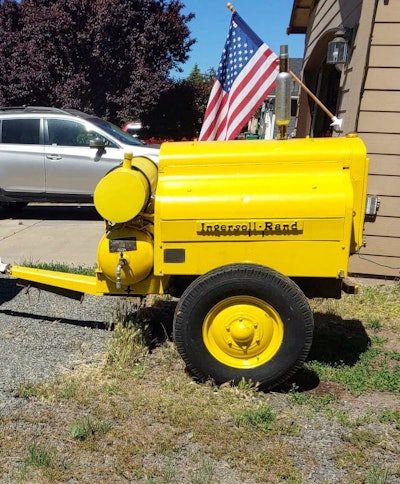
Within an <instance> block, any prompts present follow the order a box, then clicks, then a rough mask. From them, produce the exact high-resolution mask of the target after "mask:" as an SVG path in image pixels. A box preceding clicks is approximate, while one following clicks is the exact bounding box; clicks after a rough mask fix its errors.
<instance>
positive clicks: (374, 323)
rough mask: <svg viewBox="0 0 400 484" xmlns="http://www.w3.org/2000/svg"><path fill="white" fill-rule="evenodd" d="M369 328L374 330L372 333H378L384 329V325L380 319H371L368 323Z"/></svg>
mask: <svg viewBox="0 0 400 484" xmlns="http://www.w3.org/2000/svg"><path fill="white" fill-rule="evenodd" d="M367 327H368V328H370V329H372V331H375V332H378V331H379V330H380V329H382V323H381V322H380V321H379V319H369V320H368V321H367Z"/></svg>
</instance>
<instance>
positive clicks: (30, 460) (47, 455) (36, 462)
mask: <svg viewBox="0 0 400 484" xmlns="http://www.w3.org/2000/svg"><path fill="white" fill-rule="evenodd" d="M52 461H53V457H52V454H51V452H50V451H49V450H47V449H46V448H45V447H42V446H40V445H38V444H33V445H31V446H30V447H29V448H28V456H27V458H26V460H25V463H26V464H27V465H30V466H34V467H51V464H52Z"/></svg>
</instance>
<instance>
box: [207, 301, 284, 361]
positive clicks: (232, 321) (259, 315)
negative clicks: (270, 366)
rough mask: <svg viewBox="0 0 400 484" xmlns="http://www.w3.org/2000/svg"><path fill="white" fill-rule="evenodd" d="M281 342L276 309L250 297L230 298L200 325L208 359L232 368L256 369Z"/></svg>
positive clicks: (274, 352) (271, 355)
mask: <svg viewBox="0 0 400 484" xmlns="http://www.w3.org/2000/svg"><path fill="white" fill-rule="evenodd" d="M282 340H283V322H282V320H281V318H280V316H279V314H278V313H277V312H276V311H275V309H274V308H273V307H272V306H270V305H269V304H268V303H266V302H265V301H263V300H261V299H258V298H256V297H253V296H232V297H229V298H227V299H224V300H223V301H221V302H219V303H218V304H216V305H215V306H214V307H213V308H212V309H211V310H210V311H209V313H208V314H207V316H206V318H205V320H204V324H203V341H204V344H205V345H206V348H207V350H208V351H209V352H210V353H211V355H212V356H213V357H214V358H215V359H216V360H218V361H219V362H220V363H223V364H224V365H227V366H230V367H233V368H241V369H246V368H255V367H257V366H260V365H263V364H264V363H266V362H267V361H269V360H271V358H273V357H274V355H275V354H276V353H277V351H278V350H279V348H280V346H281V344H282Z"/></svg>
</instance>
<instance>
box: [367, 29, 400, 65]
mask: <svg viewBox="0 0 400 484" xmlns="http://www.w3.org/2000/svg"><path fill="white" fill-rule="evenodd" d="M399 28H400V27H399ZM399 54H400V47H399V46H398V45H374V46H372V47H371V57H370V60H369V66H370V67H390V68H393V67H395V68H398V67H400V55H399ZM383 74H385V73H383Z"/></svg>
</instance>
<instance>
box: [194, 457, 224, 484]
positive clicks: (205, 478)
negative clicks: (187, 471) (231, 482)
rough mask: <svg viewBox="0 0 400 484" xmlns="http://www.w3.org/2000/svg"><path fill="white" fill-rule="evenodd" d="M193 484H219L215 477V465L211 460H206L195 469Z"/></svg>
mask: <svg viewBox="0 0 400 484" xmlns="http://www.w3.org/2000/svg"><path fill="white" fill-rule="evenodd" d="M190 482H191V484H217V483H218V482H219V481H217V480H216V479H215V476H214V465H213V463H212V461H211V459H210V458H207V457H206V458H204V459H202V460H201V462H200V463H199V465H198V467H197V468H196V469H195V471H194V474H193V477H192V478H191V480H190Z"/></svg>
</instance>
